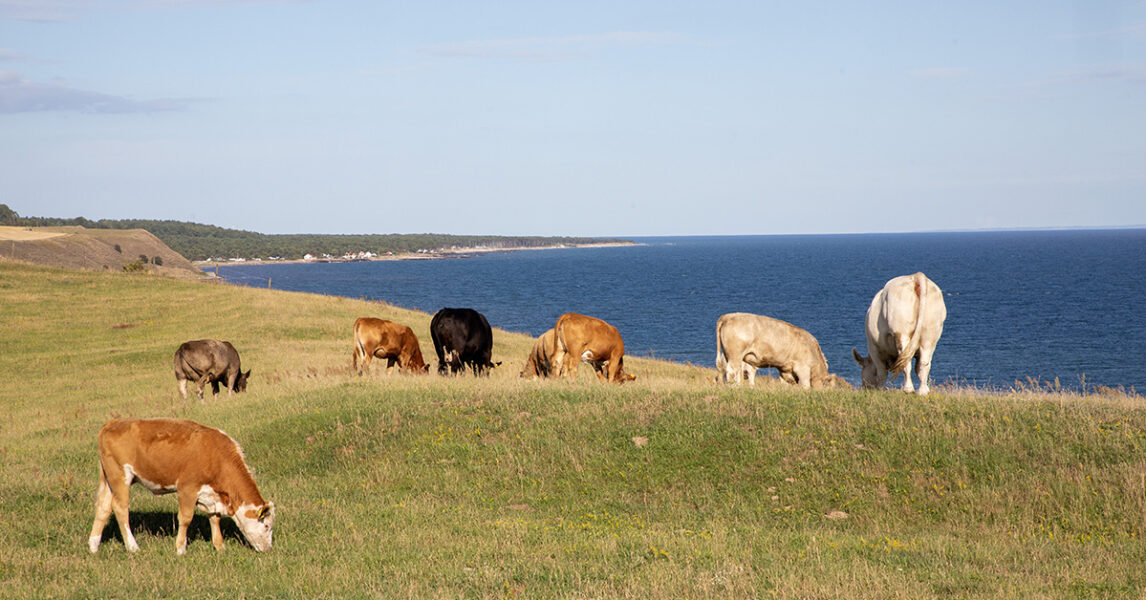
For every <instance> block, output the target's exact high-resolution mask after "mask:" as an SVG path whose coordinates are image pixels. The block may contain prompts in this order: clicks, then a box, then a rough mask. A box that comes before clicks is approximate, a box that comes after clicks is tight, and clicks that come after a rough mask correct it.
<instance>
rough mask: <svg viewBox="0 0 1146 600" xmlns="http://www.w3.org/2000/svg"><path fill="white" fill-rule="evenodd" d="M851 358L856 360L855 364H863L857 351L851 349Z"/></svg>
mask: <svg viewBox="0 0 1146 600" xmlns="http://www.w3.org/2000/svg"><path fill="white" fill-rule="evenodd" d="M852 358H854V359H856V362H858V363H859V364H861V365H862V364H863V357H862V356H860V353H859V351H857V350H856V349H855V348H852Z"/></svg>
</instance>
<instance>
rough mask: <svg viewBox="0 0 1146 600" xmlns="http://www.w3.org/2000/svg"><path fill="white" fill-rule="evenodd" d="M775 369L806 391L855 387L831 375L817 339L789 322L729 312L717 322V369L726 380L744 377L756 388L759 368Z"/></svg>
mask: <svg viewBox="0 0 1146 600" xmlns="http://www.w3.org/2000/svg"><path fill="white" fill-rule="evenodd" d="M761 368H775V369H776V370H778V371H779V372H780V379H781V380H783V381H785V382H787V383H792V384H799V386H800V387H802V388H805V389H807V388H813V389H820V388H834V387H851V386H850V385H849V384H848V382H847V381H846V380H844V379H843V378H842V377H840V376H838V375H834V374H832V373H829V372H828V360H827V359H826V358H824V353H823V352H822V351H821V350H820V344H819V342H817V341H816V338H815V337H813V336H812V334H810V333H808V332H807V331H805V330H803V329H800V328H799V327H796V326H795V325H792V324H791V323H788V322H786V321H781V320H779V319H773V318H772V317H765V316H763V315H753V314H749V313H742V312H738V313H728V314H726V315H722V316H721V317H720V318H719V319H717V320H716V370H717V371H718V372H719V377H720V379H721V380H722V381H725V382H728V381H732V380H733V378H735V380H736V383H737V384H739V383H740V382H741V381H742V379H743V377H744V375H747V376H748V383H749V385H756V369H761Z"/></svg>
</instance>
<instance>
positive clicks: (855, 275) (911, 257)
mask: <svg viewBox="0 0 1146 600" xmlns="http://www.w3.org/2000/svg"><path fill="white" fill-rule="evenodd" d="M632 239H633V240H634V241H636V242H638V243H639V244H640V245H637V246H627V247H609V248H569V249H556V250H525V251H516V252H495V253H488V254H475V255H473V256H470V257H467V258H451V259H440V260H408V261H376V262H348V263H317V264H278V265H276V264H263V265H251V264H246V265H241V266H224V267H221V268H220V269H219V273H220V275H221V276H223V277H224V278H225V279H226V280H227V281H228V282H231V283H234V284H239V285H250V286H255V287H266V286H267V285H268V279H269V280H270V284H271V286H272V287H274V288H276V289H284V290H293V291H302V292H313V293H318V294H327V295H336V296H346V297H350V298H364V299H369V300H382V301H385V302H387V303H390V304H394V305H397V306H402V307H406V308H413V309H418V310H422V311H425V312H427V313H433V312H435V311H437V310H438V309H440V308H442V307H446V306H450V307H471V308H474V309H476V310H478V311H479V312H481V313H483V314H485V315H486V317H487V318H488V319H489V321H490V323H491V324H492V325H493V326H494V327H499V328H502V329H505V330H509V331H518V332H524V333H528V334H531V335H534V336H536V335H539V334H541V333H542V332H544V331H545V330H546V329H548V328H550V327H552V326H553V323H554V322H555V321H556V320H557V317H558V316H559V315H561V314H562V313H565V312H579V313H584V314H588V315H593V316H596V317H599V318H602V319H604V320H606V321H608V322H609V323H612V324H613V325H615V326H616V327H617V328H618V329H619V330H620V332H621V335H622V336H623V337H624V339H625V348H626V351H627V353H628V354H630V355H635V356H652V357H656V358H661V359H667V360H671V361H675V362H680V363H692V364H696V365H703V366H707V367H712V366H713V365H714V361H715V355H716V346H715V325H716V319H717V317H719V316H720V315H722V314H724V313H728V312H736V311H743V312H751V313H756V314H762V315H768V316H770V317H775V318H778V319H782V320H785V321H788V322H790V323H793V324H795V325H797V326H799V327H802V328H804V329H806V330H808V331H809V332H811V333H812V335H814V336H816V338H817V339H818V340H819V342H820V346H821V347H822V348H823V351H824V355H825V356H826V357H827V359H828V365H829V369H830V370H831V371H832V372H835V373H838V374H840V375H842V376H844V377H846V378H847V379H848V380H849V381H851V382H853V383H858V382H859V367H858V366H857V365H856V364H855V362H854V360H853V359H852V356H851V350H852V348H853V347H855V348H858V349H859V350H860V352H861V354H866V340H865V338H864V315H865V313H866V311H867V308H868V306H869V305H870V304H871V299H872V296H874V295H875V293H876V292H878V291H879V290H880V289H881V288H882V287H883V285H884V283H886V282H887V280H889V279H891V278H892V277H895V276H898V275H906V274H910V273H914V272H916V271H923V272H924V273H926V274H927V275H928V277H930V278H931V279H932V280H933V281H935V283H937V284H938V285H939V287H940V288H942V289H943V292H944V300H945V301H946V304H947V321H946V324H945V326H944V330H943V337H942V339H940V341H939V346H938V347H937V349H936V351H935V358H934V360H933V365H932V371H931V377H932V380H933V381H934V382H936V383H946V382H956V383H959V384H966V385H975V386H980V387H989V388H1004V389H1005V388H1009V387H1012V386H1013V385H1014V384H1015V382H1016V381H1020V382H1023V383H1024V384H1025V383H1028V382H1029V381H1030V380H1031V379H1034V380H1038V381H1041V382H1044V383H1050V382H1053V381H1054V380H1055V379H1056V378H1057V379H1058V380H1059V382H1060V383H1061V385H1062V386H1063V387H1067V388H1071V389H1079V388H1081V387H1082V386H1083V385H1084V382H1085V386H1086V387H1088V388H1090V387H1093V386H1097V385H1102V386H1110V387H1118V386H1122V387H1124V388H1126V389H1129V388H1130V387H1133V388H1135V389H1136V390H1137V391H1138V392H1143V391H1146V300H1144V299H1146V229H1120V230H1067V231H1006V232H1001V231H1000V232H954V233H912V234H864V235H801V236H734V237H724V236H722V237H645V238H632ZM363 316H369V315H363ZM349 330H350V324H349V323H348V324H347V332H348V333H347V336H348V339H349ZM416 333H418V334H419V336H421V335H428V332H416ZM348 343H349V342H348ZM495 343H496V342H495ZM521 359H522V361H524V359H525V357H524V356H522V357H521ZM771 374H773V375H774V374H775V372H774V371H773V372H771Z"/></svg>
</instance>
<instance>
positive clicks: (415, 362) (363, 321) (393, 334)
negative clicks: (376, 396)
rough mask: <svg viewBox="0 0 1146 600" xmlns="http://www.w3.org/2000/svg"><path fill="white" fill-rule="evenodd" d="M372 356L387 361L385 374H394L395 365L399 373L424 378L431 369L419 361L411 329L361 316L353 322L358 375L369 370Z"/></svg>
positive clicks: (419, 357)
mask: <svg viewBox="0 0 1146 600" xmlns="http://www.w3.org/2000/svg"><path fill="white" fill-rule="evenodd" d="M374 357H378V358H385V359H386V374H387V375H389V374H391V373H392V372H393V371H394V365H395V364H397V365H398V368H399V369H400V370H402V371H410V372H412V373H414V374H416V375H424V374H426V373H428V372H429V370H430V366H429V365H427V364H426V363H425V361H423V360H422V348H421V346H419V344H418V336H416V335H414V330H413V329H410V328H409V327H407V326H405V325H402V324H400V323H395V322H393V321H386V320H383V319H375V318H372V317H360V318H359V319H357V320H356V321H354V355H353V359H352V360H353V364H354V369H355V370H357V371H358V374H359V375H362V371H364V370H366V369H367V368H369V367H370V359H372V358H374ZM360 360H361V361H362V362H361V364H359V361H360Z"/></svg>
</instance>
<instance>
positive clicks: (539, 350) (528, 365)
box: [521, 327, 565, 379]
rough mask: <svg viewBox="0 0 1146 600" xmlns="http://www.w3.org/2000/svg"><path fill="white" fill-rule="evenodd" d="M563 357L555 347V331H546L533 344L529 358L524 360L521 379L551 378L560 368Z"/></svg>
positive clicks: (551, 329)
mask: <svg viewBox="0 0 1146 600" xmlns="http://www.w3.org/2000/svg"><path fill="white" fill-rule="evenodd" d="M563 356H565V355H564V354H563V353H562V352H561V349H560V348H558V347H557V330H556V329H553V328H552V327H551V328H549V329H547V330H546V331H545V333H543V334H541V337H539V338H537V341H536V342H535V343H534V344H533V350H532V351H531V352H530V353H529V358H527V359H525V368H523V369H522V370H521V376H522V377H531V378H533V379H537V378H538V377H553V376H556V375H557V371H558V369H559V368H560V366H561V359H562V357H563Z"/></svg>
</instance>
